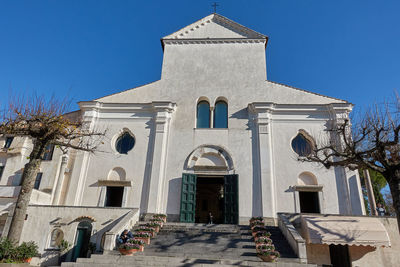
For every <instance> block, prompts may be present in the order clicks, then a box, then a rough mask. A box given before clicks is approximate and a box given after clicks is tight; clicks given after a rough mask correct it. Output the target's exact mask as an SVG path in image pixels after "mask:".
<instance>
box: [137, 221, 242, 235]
mask: <svg viewBox="0 0 400 267" xmlns="http://www.w3.org/2000/svg"><path fill="white" fill-rule="evenodd" d="M146 223H147V222H139V223H138V224H137V225H136V226H135V227H134V228H136V227H138V226H141V225H144V224H146ZM239 230H240V227H239V226H238V225H233V224H201V223H172V222H168V223H165V224H164V226H163V228H162V231H164V232H165V231H166V232H170V231H199V232H222V233H237V232H238V231H239Z"/></svg>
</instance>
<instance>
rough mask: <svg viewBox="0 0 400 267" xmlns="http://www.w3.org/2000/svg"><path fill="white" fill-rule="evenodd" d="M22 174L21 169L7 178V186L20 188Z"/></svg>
mask: <svg viewBox="0 0 400 267" xmlns="http://www.w3.org/2000/svg"><path fill="white" fill-rule="evenodd" d="M22 173H23V170H22V169H20V170H18V171H16V172H14V175H12V176H9V177H8V180H7V185H11V186H20V185H21V183H22Z"/></svg>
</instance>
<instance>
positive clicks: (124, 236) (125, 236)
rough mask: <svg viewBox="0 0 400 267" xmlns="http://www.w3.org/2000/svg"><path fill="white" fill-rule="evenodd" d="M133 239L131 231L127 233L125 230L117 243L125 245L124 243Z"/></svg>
mask: <svg viewBox="0 0 400 267" xmlns="http://www.w3.org/2000/svg"><path fill="white" fill-rule="evenodd" d="M131 238H133V234H132V232H131V231H129V230H128V229H125V230H124V231H122V233H121V234H120V235H119V236H118V238H117V241H118V244H125V243H126V241H128V240H129V239H131Z"/></svg>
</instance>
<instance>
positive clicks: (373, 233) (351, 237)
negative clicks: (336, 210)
mask: <svg viewBox="0 0 400 267" xmlns="http://www.w3.org/2000/svg"><path fill="white" fill-rule="evenodd" d="M301 220H302V227H303V233H304V235H305V239H306V241H307V243H312V244H328V245H330V244H333V245H358V246H359V245H362V246H374V247H379V246H385V247H390V239H389V235H388V233H387V232H386V229H385V227H384V226H383V224H382V223H381V222H380V221H379V219H377V218H371V217H356V216H354V217H350V216H349V217H347V216H335V215H321V216H318V215H302V216H301Z"/></svg>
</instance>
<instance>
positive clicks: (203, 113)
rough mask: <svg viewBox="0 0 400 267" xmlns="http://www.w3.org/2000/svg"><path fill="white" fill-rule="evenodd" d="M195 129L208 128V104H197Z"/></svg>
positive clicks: (201, 102) (202, 102)
mask: <svg viewBox="0 0 400 267" xmlns="http://www.w3.org/2000/svg"><path fill="white" fill-rule="evenodd" d="M196 127H197V128H210V104H209V103H208V102H207V101H200V102H199V103H198V104H197V124H196Z"/></svg>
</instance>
